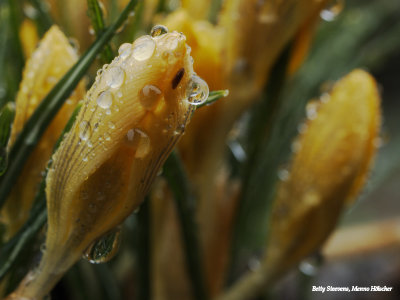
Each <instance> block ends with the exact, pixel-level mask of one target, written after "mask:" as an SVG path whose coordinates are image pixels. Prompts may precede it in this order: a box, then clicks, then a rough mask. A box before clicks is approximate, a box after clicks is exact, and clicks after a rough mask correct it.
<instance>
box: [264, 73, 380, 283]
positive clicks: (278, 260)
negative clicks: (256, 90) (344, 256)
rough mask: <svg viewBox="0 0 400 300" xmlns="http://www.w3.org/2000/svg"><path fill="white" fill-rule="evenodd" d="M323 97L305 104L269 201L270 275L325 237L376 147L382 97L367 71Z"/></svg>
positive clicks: (362, 180)
mask: <svg viewBox="0 0 400 300" xmlns="http://www.w3.org/2000/svg"><path fill="white" fill-rule="evenodd" d="M322 99H323V100H324V101H323V102H322V103H320V104H319V108H318V109H317V110H315V107H313V106H311V107H310V106H309V107H308V117H309V119H310V120H309V121H308V122H307V124H306V126H307V130H306V131H305V133H303V134H301V135H300V136H299V137H298V140H297V141H296V143H298V146H299V147H297V148H299V150H298V152H297V153H295V154H294V157H293V160H292V162H291V166H290V168H289V173H288V178H285V180H284V181H281V182H280V184H279V187H278V191H277V197H276V199H275V202H274V204H273V207H272V216H271V222H270V228H271V231H270V235H269V241H268V243H267V247H268V248H267V253H266V258H265V262H266V266H265V267H266V269H267V270H269V272H270V273H273V274H274V275H277V274H279V273H281V272H284V271H285V270H286V269H287V268H289V267H290V266H292V265H293V264H295V263H297V262H298V261H299V260H300V259H302V258H303V257H305V256H307V255H309V254H311V253H312V252H313V251H316V250H317V249H318V248H319V247H320V246H321V244H322V243H323V242H324V241H325V240H326V238H327V237H328V235H329V234H330V233H331V231H332V230H333V229H334V227H335V225H336V222H337V220H338V217H339V216H340V213H341V211H342V208H343V205H344V203H345V201H346V200H348V199H349V198H354V197H355V196H356V195H357V194H358V193H359V191H360V189H361V187H362V186H363V184H364V183H365V178H366V174H367V172H368V170H369V168H370V167H371V161H372V158H373V156H374V154H375V152H376V146H375V140H376V138H377V136H378V133H379V128H380V100H379V95H378V90H377V87H376V83H375V81H374V79H373V78H372V77H371V76H370V75H369V74H368V73H366V72H365V71H362V70H355V71H353V72H351V73H350V74H349V75H347V76H346V77H344V78H343V79H341V80H340V81H339V82H338V83H337V84H336V85H335V86H334V87H333V90H332V92H331V95H330V96H329V95H324V96H323V98H322ZM311 105H316V104H315V103H312V104H311Z"/></svg>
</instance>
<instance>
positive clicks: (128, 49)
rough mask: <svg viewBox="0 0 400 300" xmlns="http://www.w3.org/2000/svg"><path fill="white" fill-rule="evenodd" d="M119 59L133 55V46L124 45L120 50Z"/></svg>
mask: <svg viewBox="0 0 400 300" xmlns="http://www.w3.org/2000/svg"><path fill="white" fill-rule="evenodd" d="M118 54H119V57H120V58H122V59H125V58H127V57H129V56H130V55H131V54H132V44H130V43H124V44H122V45H121V46H120V47H119V49H118Z"/></svg>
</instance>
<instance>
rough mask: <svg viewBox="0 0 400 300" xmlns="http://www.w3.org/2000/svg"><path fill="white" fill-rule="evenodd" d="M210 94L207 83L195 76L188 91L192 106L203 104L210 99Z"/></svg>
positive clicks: (190, 81) (189, 84) (188, 98)
mask: <svg viewBox="0 0 400 300" xmlns="http://www.w3.org/2000/svg"><path fill="white" fill-rule="evenodd" d="M208 93H209V89H208V85H207V83H206V82H205V81H204V80H203V79H201V78H200V77H199V76H197V75H193V76H192V78H191V79H190V80H189V83H188V86H187V89H186V97H187V101H188V102H189V103H190V104H192V105H200V104H203V103H204V102H205V101H206V100H207V98H208Z"/></svg>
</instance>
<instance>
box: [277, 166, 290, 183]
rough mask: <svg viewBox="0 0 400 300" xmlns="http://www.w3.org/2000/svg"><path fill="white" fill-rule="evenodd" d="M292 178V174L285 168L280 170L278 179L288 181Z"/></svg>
mask: <svg viewBox="0 0 400 300" xmlns="http://www.w3.org/2000/svg"><path fill="white" fill-rule="evenodd" d="M289 177H290V173H289V171H288V170H287V169H285V168H280V169H279V170H278V178H279V179H280V180H282V181H287V180H288V179H289Z"/></svg>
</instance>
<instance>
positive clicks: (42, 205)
mask: <svg viewBox="0 0 400 300" xmlns="http://www.w3.org/2000/svg"><path fill="white" fill-rule="evenodd" d="M81 106H82V104H78V106H77V107H76V108H75V110H74V112H73V113H72V115H71V117H70V119H69V120H68V123H67V124H66V125H65V128H64V130H63V132H62V133H61V135H60V137H59V138H58V140H57V142H56V144H55V145H54V150H53V153H54V152H55V151H56V150H57V149H58V147H59V146H60V144H61V141H62V139H63V137H64V135H65V134H66V133H67V132H69V131H70V130H71V128H72V125H73V124H74V122H75V119H76V116H77V115H78V113H79V110H80V109H81ZM48 167H50V165H49V166H48ZM46 175H47V169H46V171H45V175H44V176H43V180H42V182H41V183H40V188H39V191H38V193H37V195H36V197H35V201H34V203H35V204H34V206H33V209H32V211H31V214H30V216H29V219H28V221H27V222H26V223H25V224H24V226H23V227H22V228H21V229H20V230H19V232H18V233H17V234H16V235H15V236H14V237H13V238H12V239H11V240H10V241H8V242H7V243H6V244H5V245H4V247H2V248H1V250H0V266H1V267H0V280H1V279H2V278H3V277H4V276H5V275H6V274H7V272H8V271H9V270H10V269H11V268H12V267H13V266H14V265H15V263H16V262H17V261H18V258H19V256H20V255H21V253H22V250H23V249H24V248H25V247H26V246H27V245H28V244H30V243H31V241H32V240H33V238H34V237H35V235H36V234H37V233H38V231H39V230H40V229H41V228H42V227H43V225H44V224H45V223H46V220H47V211H46V194H45V188H46Z"/></svg>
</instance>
